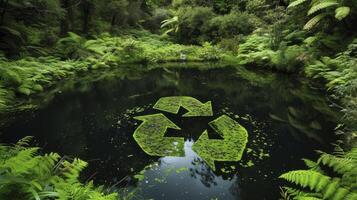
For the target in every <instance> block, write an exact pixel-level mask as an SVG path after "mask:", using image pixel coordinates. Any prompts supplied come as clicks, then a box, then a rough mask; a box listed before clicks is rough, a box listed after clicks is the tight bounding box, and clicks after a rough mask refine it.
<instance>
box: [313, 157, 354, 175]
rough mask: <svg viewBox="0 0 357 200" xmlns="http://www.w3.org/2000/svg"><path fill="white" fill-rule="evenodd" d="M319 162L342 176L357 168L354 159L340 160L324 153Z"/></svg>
mask: <svg viewBox="0 0 357 200" xmlns="http://www.w3.org/2000/svg"><path fill="white" fill-rule="evenodd" d="M317 162H318V163H322V164H323V165H326V166H329V167H331V168H332V169H333V170H334V171H335V172H336V173H339V174H342V175H343V174H345V173H347V172H350V171H352V170H353V169H354V168H355V167H357V166H356V164H355V163H354V162H353V161H352V159H348V158H340V157H336V156H334V155H330V154H327V153H323V154H322V155H321V156H320V158H319V160H318V161H317Z"/></svg>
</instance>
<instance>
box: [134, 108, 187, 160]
mask: <svg viewBox="0 0 357 200" xmlns="http://www.w3.org/2000/svg"><path fill="white" fill-rule="evenodd" d="M134 119H136V120H140V121H143V123H141V124H140V126H139V127H138V128H137V129H136V130H135V132H134V135H133V136H134V139H135V141H136V142H137V143H138V144H139V146H140V147H141V148H142V149H143V150H144V151H145V152H146V153H147V154H149V155H151V156H175V157H182V156H184V151H183V145H184V138H179V137H164V136H165V133H166V130H167V129H169V128H172V129H176V130H181V129H180V127H178V126H177V125H176V124H174V123H173V122H172V121H170V120H169V119H168V118H167V117H166V116H165V115H163V114H161V113H160V114H154V115H146V116H139V117H134Z"/></svg>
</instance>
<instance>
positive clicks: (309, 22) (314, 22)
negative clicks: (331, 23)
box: [304, 14, 326, 30]
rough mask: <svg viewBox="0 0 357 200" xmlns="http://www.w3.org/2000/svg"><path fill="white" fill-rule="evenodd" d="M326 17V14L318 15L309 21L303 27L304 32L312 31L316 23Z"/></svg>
mask: <svg viewBox="0 0 357 200" xmlns="http://www.w3.org/2000/svg"><path fill="white" fill-rule="evenodd" d="M325 16H326V14H319V15H316V16H315V17H313V18H312V19H310V20H309V21H308V22H307V23H306V24H305V26H304V29H305V30H310V29H312V28H313V27H314V26H315V25H316V24H317V23H319V22H320V21H321V19H323V18H324V17H325Z"/></svg>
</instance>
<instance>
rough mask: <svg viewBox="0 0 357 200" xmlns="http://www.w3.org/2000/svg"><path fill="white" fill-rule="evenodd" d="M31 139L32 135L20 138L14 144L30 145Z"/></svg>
mask: <svg viewBox="0 0 357 200" xmlns="http://www.w3.org/2000/svg"><path fill="white" fill-rule="evenodd" d="M32 140H33V137H32V136H27V137H24V138H22V139H20V140H19V141H18V142H17V143H16V145H15V146H17V147H27V146H29V145H30V142H31V141H32Z"/></svg>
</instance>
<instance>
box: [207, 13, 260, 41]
mask: <svg viewBox="0 0 357 200" xmlns="http://www.w3.org/2000/svg"><path fill="white" fill-rule="evenodd" d="M261 25H262V22H261V20H260V19H259V18H257V17H256V16H255V15H254V14H249V13H246V12H238V11H232V12H230V13H229V14H226V15H220V16H216V17H214V18H212V19H210V20H208V22H207V24H206V25H205V27H204V29H203V30H204V34H205V35H207V36H206V37H208V39H210V40H212V41H217V40H219V39H220V38H231V37H234V36H236V35H238V34H242V35H247V34H250V33H252V32H253V31H254V30H255V29H256V28H257V27H259V26H261Z"/></svg>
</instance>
